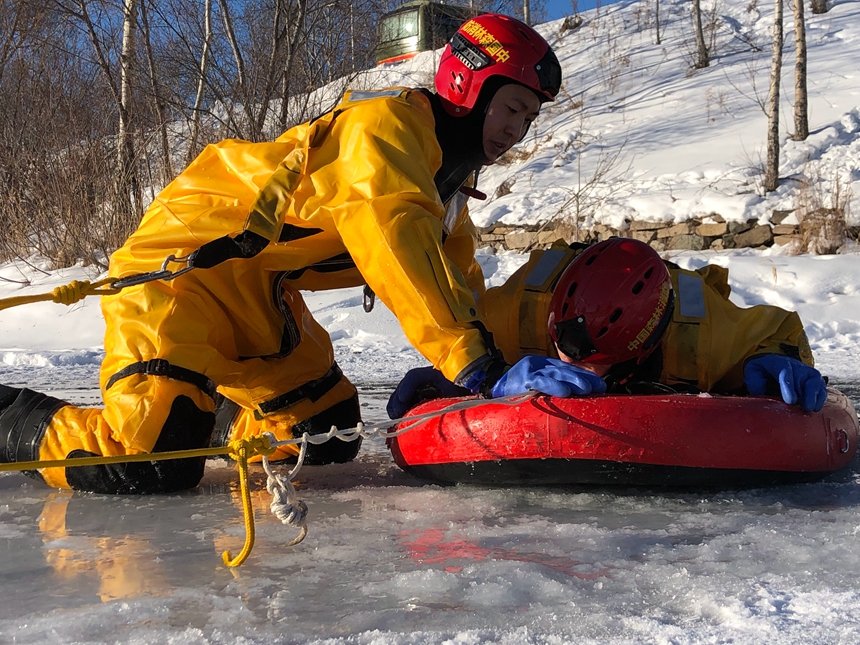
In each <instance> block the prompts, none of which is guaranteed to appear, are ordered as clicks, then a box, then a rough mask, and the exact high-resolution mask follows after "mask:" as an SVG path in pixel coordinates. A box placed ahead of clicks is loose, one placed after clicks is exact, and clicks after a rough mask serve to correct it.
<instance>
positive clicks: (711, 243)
mask: <svg viewBox="0 0 860 645" xmlns="http://www.w3.org/2000/svg"><path fill="white" fill-rule="evenodd" d="M791 213H792V211H774V212H773V214H772V215H771V221H770V223H769V224H764V225H760V224H758V223H757V220H749V221H747V222H726V221H725V220H724V219H723V218H722V217H721V216H720V215H718V214H715V213H712V214H711V215H709V216H708V217H706V218H704V220H702V219H691V220H688V221H686V222H682V223H680V224H673V223H667V222H644V221H631V222H628V223H627V228H625V229H615V228H612V227H609V226H605V225H603V224H596V225H595V226H594V227H592V228H591V229H588V230H585V229H579V230H576V229H573V228H572V227H571V226H570V225H569V224H565V223H563V222H557V223H551V224H549V225H544V226H531V227H529V226H510V225H505V224H494V225H492V226H489V227H487V228H483V229H479V234H480V237H481V243H480V246H492V247H493V248H495V249H499V250H500V249H507V250H512V251H521V252H525V251H529V250H531V249H541V248H546V247H547V246H549V245H550V244H552V243H553V242H554V241H555V240H557V239H559V238H562V239H564V240H566V241H568V242H573V241H580V242H601V241H603V240H605V239H607V238H610V237H613V236H617V237H632V238H635V239H637V240H641V241H643V242H645V243H646V244H649V245H650V246H651V247H653V248H654V249H655V250H657V251H672V250H692V251H703V250H705V249H714V250H722V249H739V248H756V247H763V246H772V245H774V244H778V245H785V244H792V243H799V242H800V241H801V240H800V237H801V231H800V227H799V226H798V225H797V224H783V223H782V222H783V221H784V220H785V219H786V218H787V217H788V216H789V215H790V214H791ZM852 232H853V231H849V233H852Z"/></svg>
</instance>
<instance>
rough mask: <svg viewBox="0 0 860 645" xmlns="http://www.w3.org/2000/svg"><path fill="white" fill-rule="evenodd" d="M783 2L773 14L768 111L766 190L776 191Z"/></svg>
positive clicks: (780, 2) (777, 2) (777, 0)
mask: <svg viewBox="0 0 860 645" xmlns="http://www.w3.org/2000/svg"><path fill="white" fill-rule="evenodd" d="M782 3H783V0H776V1H775V3H774V13H773V55H772V58H771V67H770V93H769V94H768V109H767V157H766V159H765V175H764V189H765V191H767V192H771V191H774V190H776V188H777V186H778V185H779V80H780V74H781V73H782V44H783V4H782Z"/></svg>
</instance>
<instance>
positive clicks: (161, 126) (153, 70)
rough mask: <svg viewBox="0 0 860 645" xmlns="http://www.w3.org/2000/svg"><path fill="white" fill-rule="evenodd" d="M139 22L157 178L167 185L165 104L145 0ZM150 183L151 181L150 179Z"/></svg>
mask: <svg viewBox="0 0 860 645" xmlns="http://www.w3.org/2000/svg"><path fill="white" fill-rule="evenodd" d="M140 22H141V27H142V28H143V41H144V48H145V50H146V62H147V67H148V72H149V84H150V91H151V97H150V102H151V106H152V112H153V116H154V117H155V127H156V129H157V130H158V141H159V144H160V145H159V152H160V157H161V163H160V164H159V166H160V168H159V170H160V173H159V179H160V182H161V185H162V186H165V185H167V184H168V183H169V182H170V180H171V179H173V163H172V162H171V160H170V141H169V140H168V136H167V104H166V101H165V99H164V94H163V92H162V89H161V83H160V82H159V78H158V63H157V62H156V60H155V52H154V51H153V47H152V30H151V29H150V26H149V10H148V8H147V0H143V2H141V3H140ZM150 184H152V182H151V181H150Z"/></svg>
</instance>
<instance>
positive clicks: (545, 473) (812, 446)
mask: <svg viewBox="0 0 860 645" xmlns="http://www.w3.org/2000/svg"><path fill="white" fill-rule="evenodd" d="M458 401H469V400H468V399H438V400H435V401H430V402H428V403H424V404H422V405H420V406H418V407H416V408H415V409H413V410H412V411H411V412H410V415H419V414H428V413H433V412H435V411H440V414H438V415H436V416H431V417H430V418H428V419H425V420H420V421H416V422H411V423H410V422H406V423H403V424H399V425H398V426H397V429H403V428H405V427H410V430H409V431H408V432H405V433H404V434H401V435H399V436H397V437H393V438H391V439H389V447H390V449H391V452H392V454H393V455H394V459H395V461H396V462H397V464H398V465H399V466H400V467H401V468H403V469H404V470H406V471H408V472H410V473H413V474H415V475H417V476H418V477H421V478H424V479H431V480H435V481H440V482H464V483H475V484H496V485H511V484H525V485H529V484H531V485H546V484H624V485H642V486H689V487H722V488H733V487H742V486H766V485H771V484H777V483H794V482H808V481H815V480H817V479H821V478H822V477H825V476H826V475H828V474H830V473H833V472H835V471H837V470H840V469H842V468H845V467H846V466H847V465H848V464H849V463H850V462H851V460H852V458H853V457H854V453H855V452H856V450H857V440H858V423H857V415H856V413H855V411H854V408H853V406H852V405H851V402H850V401H849V400H848V398H847V397H846V396H845V395H844V394H842V393H841V392H839V391H837V390H834V389H829V390H828V396H827V402H826V403H825V405H824V408H823V409H822V410H821V411H820V412H816V413H805V412H803V411H802V410H800V409H799V408H798V407H796V406H789V405H786V404H785V403H783V402H782V401H780V400H778V399H775V398H771V397H752V396H748V397H740V396H716V395H709V394H700V395H692V394H657V395H635V396H633V395H598V396H590V397H583V398H569V399H562V398H554V397H548V396H543V395H540V396H532V397H529V398H526V399H525V400H522V401H519V402H516V403H513V404H512V403H510V402H508V403H505V402H501V403H497V402H493V401H491V400H489V401H486V402H480V401H479V400H475V405H473V406H471V407H465V409H459V410H454V411H447V412H445V411H444V410H443V409H444V408H446V407H449V406H451V405H452V404H453V403H457V402H458Z"/></svg>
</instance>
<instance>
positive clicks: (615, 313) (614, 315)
mask: <svg viewBox="0 0 860 645" xmlns="http://www.w3.org/2000/svg"><path fill="white" fill-rule="evenodd" d="M619 318H621V310H620V309H616V310H615V311H613V312H612V315H611V316H609V322H611V323H614V322H617V321H618V319H619Z"/></svg>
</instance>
